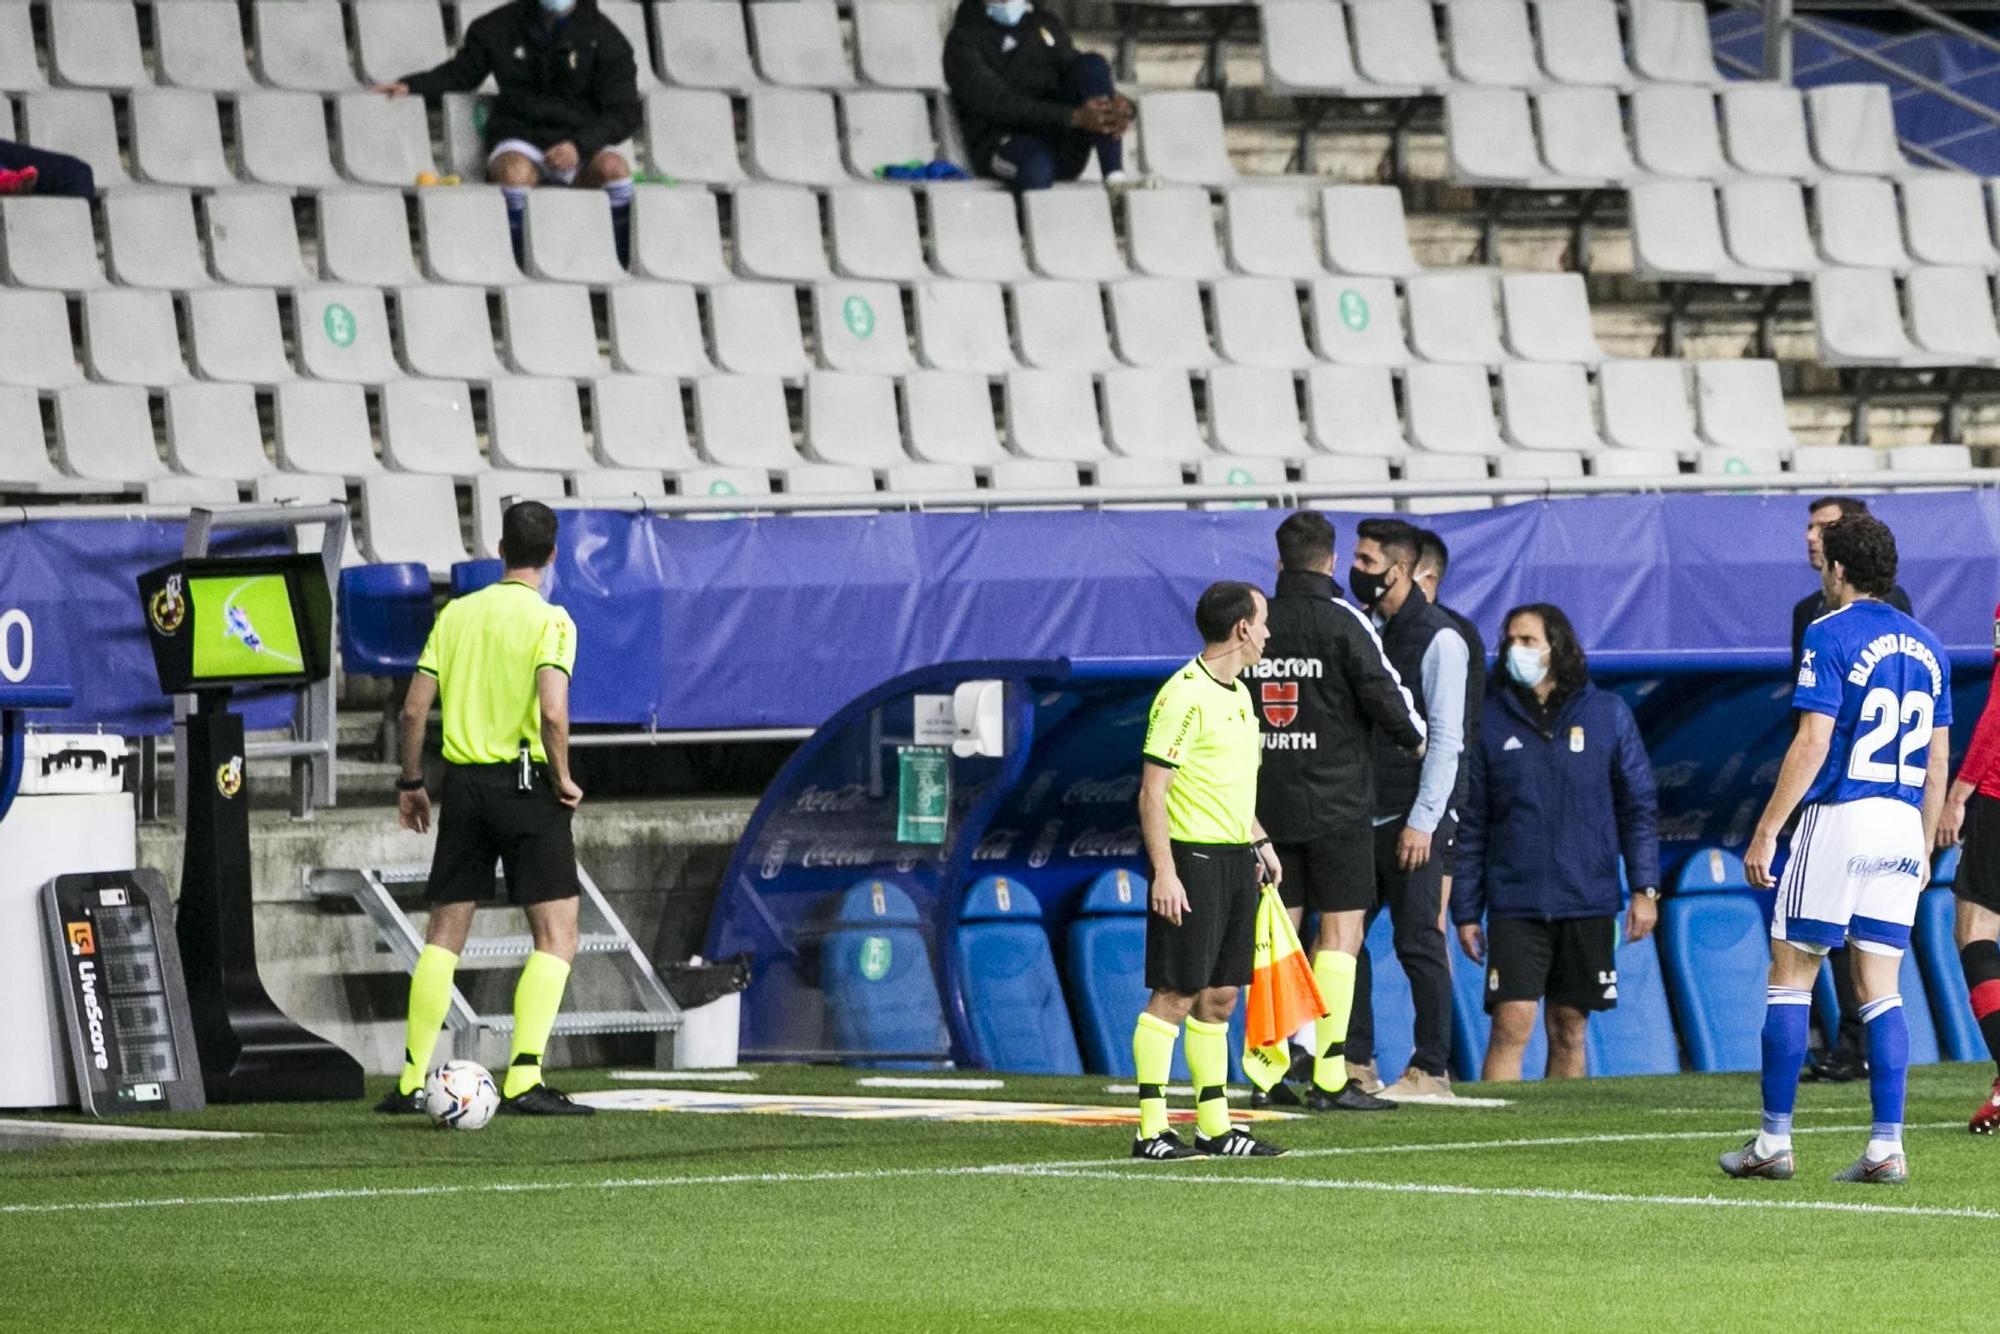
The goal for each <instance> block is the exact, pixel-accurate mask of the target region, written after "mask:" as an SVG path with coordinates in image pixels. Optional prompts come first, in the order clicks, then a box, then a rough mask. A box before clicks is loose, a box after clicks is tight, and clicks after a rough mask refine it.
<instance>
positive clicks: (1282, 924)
mask: <svg viewBox="0 0 2000 1334" xmlns="http://www.w3.org/2000/svg"><path fill="white" fill-rule="evenodd" d="M1326 1012H1327V1010H1326V1001H1325V1000H1324V999H1323V998H1322V997H1321V996H1320V994H1319V983H1318V982H1317V981H1315V980H1314V979H1313V971H1312V963H1311V961H1310V960H1308V959H1307V958H1306V952H1305V950H1304V949H1302V948H1300V946H1299V937H1298V933H1297V932H1296V931H1293V930H1292V919H1291V918H1290V917H1289V916H1287V915H1286V913H1285V905H1284V902H1283V901H1282V900H1281V899H1279V897H1278V891H1277V890H1276V889H1275V888H1273V887H1272V886H1270V885H1265V886H1264V887H1263V889H1262V890H1260V891H1259V893H1258V898H1257V953H1256V965H1255V968H1254V970H1253V971H1252V973H1251V976H1250V999H1249V1002H1248V1004H1247V1006H1246V1008H1245V1010H1244V1014H1243V1019H1244V1024H1243V1073H1244V1074H1245V1075H1247V1076H1248V1077H1249V1079H1250V1082H1251V1083H1253V1084H1255V1085H1256V1086H1257V1087H1258V1088H1260V1089H1263V1090H1265V1091H1267V1092H1268V1091H1269V1090H1270V1089H1271V1088H1272V1087H1273V1086H1274V1085H1276V1084H1277V1082H1278V1081H1279V1080H1280V1079H1283V1078H1284V1077H1285V1071H1286V1070H1287V1069H1288V1068H1289V1067H1290V1065H1291V1057H1290V1056H1289V1055H1288V1054H1287V1052H1286V1050H1285V1039H1287V1038H1289V1037H1290V1036H1291V1035H1292V1034H1293V1033H1295V1032H1297V1031H1298V1029H1299V1026H1300V1025H1301V1024H1303V1023H1305V1022H1306V1021H1307V1020H1309V1019H1318V1018H1320V1017H1322V1016H1323V1015H1325V1014H1326Z"/></svg>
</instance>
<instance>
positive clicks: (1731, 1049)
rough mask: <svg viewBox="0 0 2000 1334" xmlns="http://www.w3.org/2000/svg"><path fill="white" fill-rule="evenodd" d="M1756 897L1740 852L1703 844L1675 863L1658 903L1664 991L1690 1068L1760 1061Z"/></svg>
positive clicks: (1766, 959)
mask: <svg viewBox="0 0 2000 1334" xmlns="http://www.w3.org/2000/svg"><path fill="white" fill-rule="evenodd" d="M1759 897H1760V896H1758V895H1757V894H1756V893H1755V892H1754V891H1752V890H1751V888H1750V882H1749V880H1748V879H1747V878H1746V877H1745V876H1744V873H1743V859H1742V858H1740V857H1738V856H1737V855H1736V854H1735V853H1733V852H1729V851H1727V850H1726V849H1723V848H1704V849H1701V850H1700V851H1697V852H1696V853H1695V854H1694V855H1693V856H1692V857H1690V858H1689V859H1688V860H1687V862H1686V863H1685V864H1684V865H1683V866H1682V867H1681V869H1680V874H1679V875H1678V876H1677V877H1676V879H1675V881H1674V892H1673V893H1672V894H1671V895H1669V896H1668V897H1667V899H1666V901H1665V902H1664V903H1662V904H1661V905H1660V961H1661V964H1662V965H1663V967H1664V969H1665V972H1666V982H1667V995H1668V997H1669V998H1670V999H1671V1000H1672V1002H1673V1009H1674V1015H1675V1017H1676V1019H1677V1020H1678V1021H1679V1027H1680V1034H1681V1041H1682V1042H1683V1043H1684V1044H1685V1045H1686V1048H1687V1054H1688V1062H1689V1064H1691V1065H1692V1066H1693V1067H1694V1068H1695V1069H1696V1070H1700V1071H1704V1072H1708V1071H1717V1070H1755V1069H1757V1068H1758V1067H1759V1066H1760V1065H1761V1064H1762V1063H1763V1053H1762V1050H1761V1041H1760V1035H1761V1033H1762V1031H1763V1027H1764V992H1765V989H1766V986H1767V985H1768V982H1769V978H1770V971H1771V946H1770V930H1769V927H1768V926H1767V925H1766V919H1765V915H1764V913H1765V910H1764V908H1763V906H1762V905H1761V904H1760V903H1759V902H1758V899H1759ZM1764 897H1768V896H1764Z"/></svg>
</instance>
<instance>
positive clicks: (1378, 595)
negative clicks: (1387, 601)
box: [1347, 565, 1389, 607]
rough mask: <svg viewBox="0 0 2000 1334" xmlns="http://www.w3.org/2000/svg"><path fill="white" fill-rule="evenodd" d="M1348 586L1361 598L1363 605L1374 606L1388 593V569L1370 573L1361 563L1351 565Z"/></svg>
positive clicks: (1348, 573)
mask: <svg viewBox="0 0 2000 1334" xmlns="http://www.w3.org/2000/svg"><path fill="white" fill-rule="evenodd" d="M1347 587H1348V589H1349V590H1350V591H1351V592H1352V593H1353V594H1354V596H1355V597H1357V598H1359V599H1361V605H1362V606H1364V607H1372V606H1374V605H1375V604H1376V603H1378V602H1380V601H1381V600H1382V599H1383V598H1384V597H1385V596H1387V595H1388V592H1389V574H1388V571H1386V570H1385V571H1383V572H1382V573H1381V574H1369V573H1368V572H1367V571H1366V570H1364V569H1362V568H1361V567H1360V566H1359V565H1355V566H1351V567H1349V569H1348V571H1347Z"/></svg>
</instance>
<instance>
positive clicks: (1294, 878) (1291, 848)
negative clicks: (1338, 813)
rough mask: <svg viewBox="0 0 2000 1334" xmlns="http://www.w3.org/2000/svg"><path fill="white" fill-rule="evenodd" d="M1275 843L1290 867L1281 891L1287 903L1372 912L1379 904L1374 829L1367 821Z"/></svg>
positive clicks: (1285, 865)
mask: <svg viewBox="0 0 2000 1334" xmlns="http://www.w3.org/2000/svg"><path fill="white" fill-rule="evenodd" d="M1271 847H1272V850H1273V851H1275V852H1276V853H1277V854H1278V865H1279V866H1280V867H1282V868H1283V870H1284V872H1285V874H1284V876H1283V877H1282V878H1281V879H1280V880H1279V881H1278V893H1279V895H1280V896H1282V897H1283V898H1284V900H1285V906H1286V907H1287V908H1303V909H1305V910H1306V911H1307V912H1367V911H1368V910H1369V909H1370V908H1373V907H1374V906H1375V901H1376V900H1375V831H1374V830H1373V829H1371V828H1369V827H1368V826H1367V825H1366V824H1357V825H1353V826H1351V827H1349V828H1346V829H1336V830H1334V831H1333V832H1332V833H1330V834H1321V835H1320V836H1319V837H1318V838H1313V839H1307V840H1305V841H1304V842H1301V843H1275V842H1274V843H1273V844H1272V845H1271Z"/></svg>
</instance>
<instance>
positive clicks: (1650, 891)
mask: <svg viewBox="0 0 2000 1334" xmlns="http://www.w3.org/2000/svg"><path fill="white" fill-rule="evenodd" d="M1632 892H1633V893H1634V894H1644V895H1645V896H1646V897H1647V898H1649V899H1651V900H1652V901H1653V902H1655V903H1658V902H1659V901H1660V891H1659V890H1658V889H1657V888H1655V887H1654V886H1652V885H1644V886H1641V887H1640V888H1638V889H1635V890H1633V891H1632Z"/></svg>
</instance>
